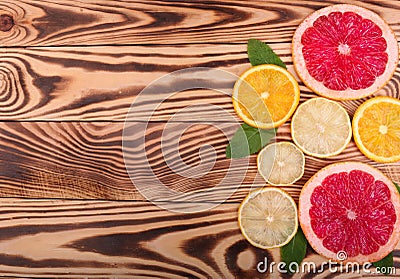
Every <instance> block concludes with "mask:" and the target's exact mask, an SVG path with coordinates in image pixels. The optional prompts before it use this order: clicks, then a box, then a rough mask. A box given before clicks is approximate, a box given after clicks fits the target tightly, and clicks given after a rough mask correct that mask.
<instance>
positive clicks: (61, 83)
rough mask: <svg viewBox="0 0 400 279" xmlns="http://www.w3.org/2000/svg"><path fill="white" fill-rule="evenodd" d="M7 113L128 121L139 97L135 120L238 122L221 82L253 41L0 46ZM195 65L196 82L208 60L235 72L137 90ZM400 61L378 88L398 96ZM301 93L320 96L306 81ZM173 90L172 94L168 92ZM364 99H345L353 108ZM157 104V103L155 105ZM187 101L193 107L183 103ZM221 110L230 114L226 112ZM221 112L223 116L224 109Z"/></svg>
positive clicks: (1, 93)
mask: <svg viewBox="0 0 400 279" xmlns="http://www.w3.org/2000/svg"><path fill="white" fill-rule="evenodd" d="M273 48H274V50H275V51H276V52H277V53H278V54H279V55H280V56H281V57H282V58H283V61H284V62H285V63H286V64H287V65H288V68H289V71H290V72H292V73H293V74H295V72H294V69H293V65H292V61H291V53H290V44H287V43H284V44H276V45H273ZM0 56H1V60H0V100H1V103H0V120H1V121H10V120H12V121H21V120H24V121H124V120H125V119H126V116H127V113H128V111H129V108H130V106H131V104H132V103H133V102H135V101H137V102H138V103H137V107H136V108H135V113H134V114H131V115H130V117H129V121H145V120H148V119H149V118H150V120H152V121H166V120H170V119H171V118H172V117H173V116H174V115H176V114H178V113H179V120H180V121H192V122H198V121H202V120H204V119H209V120H215V121H220V122H237V121H238V120H239V119H238V118H237V117H236V115H235V113H234V111H233V106H232V104H231V99H230V97H229V96H228V95H226V94H223V93H221V92H219V91H216V90H224V91H225V92H226V93H229V92H231V90H232V88H233V84H234V82H235V80H236V76H237V75H240V74H241V73H242V72H243V71H245V70H246V69H248V68H249V67H250V64H249V63H248V60H247V54H246V45H244V44H240V45H231V46H224V47H220V46H213V45H203V46H199V45H192V46H188V47H185V48H183V49H180V48H177V47H165V46H160V47H147V46H146V47H139V46H138V47H89V48H78V50H77V49H76V48H71V47H66V48H50V47H48V48H44V49H43V48H27V49H20V48H17V49H0ZM193 67H202V68H200V69H197V70H196V69H195V70H194V73H193V75H192V76H191V77H187V76H184V77H185V78H189V81H190V78H192V79H193V86H195V85H196V82H197V80H196V79H195V78H193V77H196V75H197V73H200V72H202V71H203V70H204V69H203V67H207V68H209V70H215V69H218V70H222V71H227V72H228V73H227V74H232V76H231V77H230V78H229V79H228V80H224V79H222V78H221V77H219V76H218V75H217V76H215V77H213V76H211V77H207V79H208V80H205V81H204V78H202V80H203V82H208V84H209V86H210V87H211V88H215V89H216V90H205V89H204V90H199V89H192V90H186V91H183V92H175V91H174V88H176V87H177V86H179V84H181V83H182V82H184V81H186V82H187V83H189V82H188V81H187V80H186V79H184V77H177V78H176V79H174V80H172V81H170V83H168V84H160V85H159V86H158V87H155V89H154V90H153V91H152V95H151V98H148V100H147V102H140V101H138V100H137V99H136V98H137V96H138V94H139V93H140V92H141V91H142V90H143V89H144V88H145V87H148V86H149V85H150V84H151V83H152V82H154V81H156V80H157V79H158V78H160V77H163V76H165V75H166V74H168V73H171V72H173V71H176V70H180V69H185V68H193ZM399 84H400V68H398V69H397V71H396V73H395V75H394V77H393V78H392V79H391V80H390V82H389V84H388V85H387V86H385V87H384V88H383V89H381V90H380V91H379V92H377V94H376V95H389V96H394V97H398V96H399V93H398V91H399V90H398V88H399ZM300 85H301V93H302V100H306V99H308V98H310V97H314V96H316V95H315V94H314V93H312V92H311V91H310V90H309V89H308V88H307V87H305V86H304V85H303V84H302V83H300ZM167 95H171V96H169V97H168V98H167V99H166V100H164V99H163V97H165V96H167ZM364 100H365V99H362V100H358V101H349V102H344V103H343V104H344V106H345V107H346V108H347V109H348V111H349V112H350V114H352V113H354V110H355V109H356V107H357V106H358V105H359V104H361V103H362V102H363V101H364ZM154 107H155V108H156V109H155V110H154V109H153V108H154ZM188 107H195V108H193V109H192V110H190V111H188V110H186V111H182V110H183V109H185V108H188ZM221 110H223V111H224V114H221ZM221 115H222V116H221Z"/></svg>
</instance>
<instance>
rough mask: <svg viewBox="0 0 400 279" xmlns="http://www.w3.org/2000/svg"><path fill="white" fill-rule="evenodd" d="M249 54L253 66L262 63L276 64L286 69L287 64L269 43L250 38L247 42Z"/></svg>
mask: <svg viewBox="0 0 400 279" xmlns="http://www.w3.org/2000/svg"><path fill="white" fill-rule="evenodd" d="M247 54H248V56H249V60H250V63H251V65H252V66H257V65H262V64H275V65H278V66H281V67H282V68H285V69H286V65H285V64H284V63H283V62H282V60H281V59H280V58H279V56H278V55H276V53H275V52H274V51H273V50H272V48H270V46H269V45H267V44H266V43H263V42H261V41H259V40H256V39H250V40H248V42H247Z"/></svg>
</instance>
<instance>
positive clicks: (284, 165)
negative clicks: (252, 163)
mask: <svg viewBox="0 0 400 279" xmlns="http://www.w3.org/2000/svg"><path fill="white" fill-rule="evenodd" d="M304 164H305V159H304V154H303V152H302V151H301V150H300V149H299V148H298V147H297V146H296V145H294V144H293V143H291V142H285V141H284V142H279V143H272V144H269V145H267V146H266V147H264V148H263V149H262V150H261V151H260V153H258V156H257V167H258V171H259V173H260V174H261V175H262V176H263V177H264V179H265V180H266V181H267V182H268V183H269V184H272V185H291V184H293V183H295V182H296V181H297V180H299V179H300V178H301V177H302V176H303V174H304Z"/></svg>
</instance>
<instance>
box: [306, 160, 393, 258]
mask: <svg viewBox="0 0 400 279" xmlns="http://www.w3.org/2000/svg"><path fill="white" fill-rule="evenodd" d="M299 221H300V225H301V228H302V229H303V232H304V234H305V236H306V238H307V240H308V242H309V243H310V245H311V246H312V247H313V248H314V250H315V251H316V252H317V253H319V254H321V255H323V256H325V257H327V258H329V259H333V260H335V261H342V260H345V261H351V262H359V263H365V262H375V261H378V260H380V259H382V258H384V257H385V256H386V255H388V254H389V253H390V252H391V251H392V250H393V249H394V248H395V247H396V245H397V243H398V241H399V238H400V197H399V193H398V191H397V189H396V187H395V186H394V184H393V183H392V181H391V180H390V179H389V178H387V177H386V176H385V175H384V174H383V173H381V172H380V171H379V170H377V169H375V168H373V167H371V166H369V165H367V164H363V163H357V162H346V163H337V164H332V165H329V166H327V167H325V168H323V169H322V170H320V171H319V172H317V173H316V174H315V175H314V176H313V177H312V178H311V179H310V180H309V181H308V182H307V183H306V184H305V185H304V187H303V189H302V191H301V194H300V199H299Z"/></svg>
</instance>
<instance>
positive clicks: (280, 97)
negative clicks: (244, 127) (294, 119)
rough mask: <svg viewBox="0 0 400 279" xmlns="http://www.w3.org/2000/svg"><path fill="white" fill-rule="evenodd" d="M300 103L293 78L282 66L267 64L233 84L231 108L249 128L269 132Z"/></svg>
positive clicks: (244, 75)
mask: <svg viewBox="0 0 400 279" xmlns="http://www.w3.org/2000/svg"><path fill="white" fill-rule="evenodd" d="M299 100H300V89H299V85H298V83H297V81H296V79H295V78H294V77H293V76H292V74H290V73H289V72H288V71H286V70H285V69H283V68H282V67H279V66H276V65H271V64H266V65H259V66H255V67H252V68H250V69H249V70H247V71H246V72H244V73H243V74H242V75H241V76H240V78H239V79H238V80H237V82H236V83H235V86H234V89H233V95H232V101H233V107H234V108H235V111H236V113H237V114H238V115H239V117H240V118H241V119H242V120H243V121H244V122H246V123H247V124H249V125H250V126H253V127H256V128H261V129H270V128H274V127H278V126H280V125H282V124H283V123H285V122H286V120H288V119H289V117H290V116H291V115H292V114H293V112H294V111H295V109H296V107H297V105H298V104H299Z"/></svg>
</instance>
